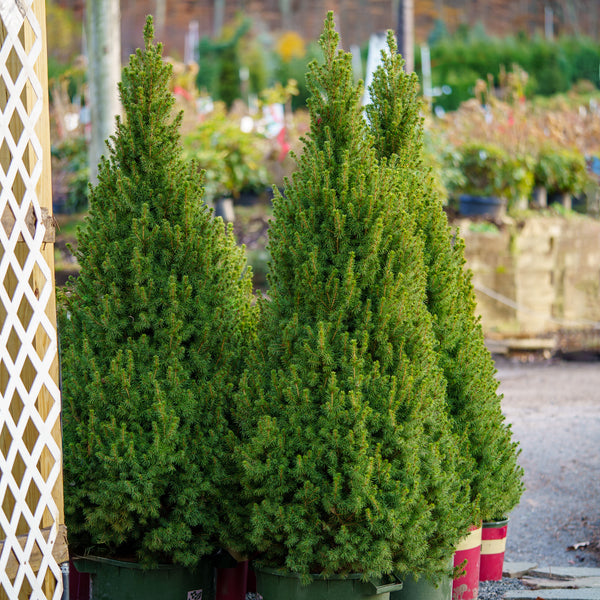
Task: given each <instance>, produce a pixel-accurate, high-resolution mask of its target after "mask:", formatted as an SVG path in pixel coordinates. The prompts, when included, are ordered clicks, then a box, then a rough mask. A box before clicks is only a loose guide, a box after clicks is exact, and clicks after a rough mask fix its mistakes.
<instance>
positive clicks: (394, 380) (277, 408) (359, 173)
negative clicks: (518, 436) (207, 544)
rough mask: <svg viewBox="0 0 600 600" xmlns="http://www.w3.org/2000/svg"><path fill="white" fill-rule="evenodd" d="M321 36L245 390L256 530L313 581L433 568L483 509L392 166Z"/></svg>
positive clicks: (340, 60)
mask: <svg viewBox="0 0 600 600" xmlns="http://www.w3.org/2000/svg"><path fill="white" fill-rule="evenodd" d="M321 46H322V49H323V52H324V58H325V60H324V64H323V65H317V64H316V63H312V64H311V66H310V69H309V73H308V75H307V81H308V85H309V89H310V91H311V94H312V95H311V98H310V100H309V110H310V116H311V129H310V133H309V134H308V136H307V138H306V139H304V151H303V154H302V156H301V157H300V158H299V159H298V160H297V170H296V172H295V173H294V174H293V177H292V181H289V180H288V181H286V186H285V193H284V195H283V196H281V195H277V196H276V198H275V200H274V215H275V219H274V222H273V223H272V224H271V228H270V232H269V248H270V251H271V256H272V261H271V269H270V292H269V294H270V299H269V300H265V301H263V302H262V303H261V319H260V326H259V332H258V337H259V343H258V345H257V350H256V357H255V368H254V369H253V370H252V371H249V372H248V373H247V376H246V378H245V382H244V384H243V385H242V392H241V393H240V395H239V398H238V400H239V403H238V410H239V419H240V423H241V424H242V432H243V434H244V439H243V444H242V447H241V453H242V455H243V457H244V473H243V483H244V485H245V487H246V490H247V493H248V494H249V495H250V497H251V498H252V499H253V500H254V502H255V504H254V510H253V513H252V531H251V539H252V542H253V543H254V544H255V545H256V546H257V548H258V550H259V551H260V559H261V560H262V561H263V563H264V564H265V565H268V566H279V567H283V568H286V569H288V570H291V571H295V572H299V573H302V574H304V575H307V574H308V573H309V572H312V573H323V574H325V575H329V574H333V573H349V572H358V573H363V574H364V575H365V576H370V575H371V576H377V575H381V574H382V573H389V572H390V571H392V570H394V569H396V570H401V571H407V570H414V571H416V572H417V573H427V574H428V575H429V576H430V577H435V576H436V575H438V574H440V573H441V572H444V571H445V570H446V569H447V563H448V559H449V557H450V556H451V555H452V552H453V549H454V545H455V544H456V542H457V541H458V539H459V538H460V537H461V536H462V535H464V533H465V532H466V529H467V527H468V523H469V521H470V519H471V517H472V515H471V514H469V513H468V504H467V502H466V501H465V497H466V496H468V491H466V492H465V490H464V488H463V487H462V485H461V482H460V479H459V478H458V477H457V476H456V472H457V466H456V462H457V460H458V458H457V452H456V445H455V443H454V439H453V437H452V436H451V435H450V434H449V427H448V423H447V420H446V409H445V406H444V404H443V403H444V397H445V388H444V380H443V377H442V374H441V370H440V369H439V368H438V366H437V364H436V356H435V354H434V352H433V343H434V337H433V331H432V325H431V319H430V315H429V313H428V312H427V309H426V307H425V270H424V265H423V257H422V247H421V246H422V244H421V243H420V241H419V239H418V238H417V237H415V235H414V233H413V231H414V225H413V223H412V220H411V218H409V217H408V215H407V214H406V213H405V212H404V211H403V210H402V209H401V208H400V207H399V204H398V202H396V200H395V194H394V190H393V178H394V176H395V172H394V171H393V170H391V169H389V168H387V165H386V164H385V162H386V161H383V164H381V165H380V164H379V163H378V161H377V160H376V158H375V153H374V151H373V149H372V140H371V139H370V136H369V133H368V131H367V126H366V123H365V121H364V117H363V115H362V107H361V104H360V100H361V97H362V89H361V87H360V86H358V87H356V86H355V85H354V84H353V77H352V68H351V56H350V55H349V54H346V53H344V52H342V51H339V50H338V49H337V46H338V35H337V33H336V32H335V28H334V22H333V15H332V14H331V13H330V14H329V15H328V17H327V19H326V21H325V29H324V32H323V35H322V37H321ZM389 223H393V226H390V225H389ZM432 515H435V516H436V517H437V518H433V516H432ZM438 518H439V519H441V520H443V525H440V523H439V522H438Z"/></svg>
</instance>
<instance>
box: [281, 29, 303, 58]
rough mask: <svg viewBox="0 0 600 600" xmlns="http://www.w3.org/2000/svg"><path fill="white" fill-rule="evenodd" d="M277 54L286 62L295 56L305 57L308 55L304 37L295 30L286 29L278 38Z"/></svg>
mask: <svg viewBox="0 0 600 600" xmlns="http://www.w3.org/2000/svg"><path fill="white" fill-rule="evenodd" d="M276 50H277V54H279V56H280V57H281V60H283V61H284V62H289V61H290V60H292V59H293V58H300V59H301V58H304V57H305V56H306V43H305V42H304V38H303V37H302V36H301V35H300V34H299V33H297V32H295V31H284V32H283V33H282V34H281V35H280V36H279V38H278V39H277V44H276Z"/></svg>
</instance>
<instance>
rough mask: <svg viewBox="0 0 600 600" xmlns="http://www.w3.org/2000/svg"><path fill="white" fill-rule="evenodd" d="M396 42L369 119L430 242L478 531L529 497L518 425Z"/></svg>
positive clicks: (440, 338) (496, 182) (488, 178)
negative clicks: (429, 162)
mask: <svg viewBox="0 0 600 600" xmlns="http://www.w3.org/2000/svg"><path fill="white" fill-rule="evenodd" d="M388 44H389V53H387V54H384V55H383V57H382V58H383V62H382V67H380V68H379V69H378V70H377V72H376V74H375V76H374V81H373V85H372V88H371V98H372V101H373V103H372V104H371V105H370V106H368V107H367V114H368V116H369V122H370V124H371V131H372V133H373V138H372V139H373V140H374V142H375V148H376V151H377V154H378V157H379V158H380V159H381V160H384V159H386V158H388V159H391V158H392V157H397V158H396V160H395V165H396V168H397V169H399V170H401V175H399V176H398V178H397V181H398V182H400V183H401V184H402V185H401V186H400V187H399V189H398V192H397V195H398V196H399V197H401V198H402V199H403V203H404V206H405V207H406V210H408V211H409V212H410V214H412V215H414V218H415V222H416V228H417V231H418V232H419V237H420V238H421V241H422V243H423V247H424V259H425V266H426V273H427V281H426V286H427V289H426V292H427V307H428V310H429V312H430V313H431V315H432V316H433V326H434V333H435V337H436V340H437V345H436V350H437V353H438V355H439V360H440V365H441V366H442V368H443V372H444V376H445V378H446V380H447V402H448V409H449V414H450V419H451V423H452V426H453V428H454V431H455V433H456V435H457V436H458V438H459V440H460V446H461V452H462V454H463V456H464V457H465V458H466V459H467V461H466V462H464V463H462V466H463V471H462V473H461V476H462V477H463V478H465V479H466V480H468V482H469V484H470V500H471V502H472V508H473V513H472V517H473V521H472V525H473V526H476V527H477V528H478V526H479V524H480V522H481V520H483V521H486V522H487V521H495V520H497V519H498V518H499V517H502V518H504V517H506V515H507V514H508V512H509V511H510V510H511V509H512V508H513V507H514V506H515V505H516V504H517V503H518V501H519V499H520V496H521V493H522V491H523V484H522V469H521V468H520V467H519V466H518V464H517V456H518V448H517V444H516V443H515V442H513V441H512V440H511V431H510V427H509V426H507V425H506V423H505V419H504V416H503V415H502V411H501V397H500V396H499V395H498V393H497V388H498V382H497V381H496V379H495V368H494V363H493V360H492V357H491V355H490V353H489V351H488V350H487V348H486V346H485V343H484V337H483V333H482V329H481V326H480V323H479V318H478V317H477V315H476V312H475V310H476V302H475V294H474V290H473V286H472V283H471V276H470V273H469V272H468V271H466V270H465V267H464V265H465V259H464V242H463V240H462V238H460V236H458V235H456V232H454V231H452V229H451V228H450V226H449V224H448V220H447V217H446V214H445V212H444V210H443V206H442V201H441V199H440V197H439V195H438V193H437V186H436V185H435V184H434V182H433V181H432V174H431V171H430V170H429V169H426V168H424V166H423V158H422V145H423V127H422V121H421V117H420V104H419V100H418V85H417V80H416V78H415V77H414V76H412V75H409V74H406V73H405V72H404V70H403V68H402V65H403V61H402V58H401V57H400V56H399V55H398V54H397V51H396V45H395V42H394V40H393V37H392V36H391V35H390V36H389V38H388ZM481 151H483V150H482V148H481V147H479V148H478V147H477V146H473V147H472V150H470V151H469V152H467V153H466V154H464V155H463V156H466V157H469V156H470V157H471V159H469V160H468V161H467V164H472V165H473V166H474V169H473V174H472V175H471V177H472V181H473V182H474V183H476V184H477V187H479V188H484V187H485V185H487V186H488V189H491V187H492V186H495V187H496V188H498V187H500V185H501V184H500V179H499V178H498V174H499V173H500V172H501V170H500V169H499V168H498V169H490V168H489V163H488V162H487V160H486V161H484V162H480V161H481V156H480V155H479V152H481ZM487 152H488V153H489V155H493V156H495V157H496V158H495V159H494V161H493V164H496V165H498V166H501V165H502V164H503V161H504V157H503V155H502V154H501V153H495V151H491V150H487ZM475 175H477V177H476V176H475ZM485 182H487V184H486V183H485ZM474 535H475V536H476V535H478V534H477V533H475V534H474ZM479 535H481V533H479ZM472 539H473V538H472V537H471V540H472ZM471 546H472V548H471ZM466 550H473V551H474V561H472V562H475V563H476V564H475V565H474V567H475V569H474V572H469V571H467V573H466V574H465V575H464V576H463V577H467V579H466V580H464V579H463V580H461V579H460V578H457V579H455V582H454V587H455V589H457V590H458V588H460V586H463V585H466V589H465V588H461V589H462V591H463V594H462V598H464V599H465V600H467V599H471V598H476V597H477V588H478V583H477V581H478V578H479V568H478V562H477V561H478V558H477V556H478V551H477V542H476V541H475V542H473V543H472V542H471V541H469V540H467V542H466ZM467 555H468V552H467ZM460 562H462V560H458V561H457V564H459V563H460ZM467 567H469V565H467ZM465 581H466V583H465ZM408 588H409V586H408V585H407V586H406V589H408ZM403 593H404V590H403V591H402V592H397V593H396V594H397V595H398V596H400V595H402V594H403ZM446 593H448V592H447V590H446Z"/></svg>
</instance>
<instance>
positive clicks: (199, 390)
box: [60, 18, 253, 566]
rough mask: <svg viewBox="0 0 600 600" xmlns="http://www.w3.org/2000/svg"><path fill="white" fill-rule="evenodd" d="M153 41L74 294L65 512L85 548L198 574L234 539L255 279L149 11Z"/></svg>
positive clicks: (109, 167) (78, 547)
mask: <svg viewBox="0 0 600 600" xmlns="http://www.w3.org/2000/svg"><path fill="white" fill-rule="evenodd" d="M144 39H145V48H144V50H143V51H142V50H138V51H137V52H136V54H134V55H132V56H131V59H130V62H129V65H128V66H127V67H125V68H124V70H123V79H122V83H121V85H120V88H119V89H120V95H121V100H122V103H123V108H124V113H125V117H124V119H123V120H120V119H118V121H117V129H116V134H115V135H114V136H113V137H112V138H111V140H110V142H109V151H110V153H109V156H108V158H107V159H106V158H103V160H102V162H101V164H100V168H99V176H98V184H97V185H96V186H95V187H94V188H93V189H92V190H91V193H90V213H89V217H88V218H87V221H86V224H85V226H84V227H82V228H80V229H79V231H78V248H77V258H78V260H79V263H80V265H81V272H80V275H79V278H78V279H77V280H76V281H75V282H71V284H70V285H71V287H70V289H69V291H68V292H67V293H66V294H65V295H64V296H63V298H62V306H61V311H60V329H61V343H62V377H63V398H64V415H63V427H64V473H65V490H66V498H65V505H66V508H65V512H66V518H67V524H68V527H69V537H70V542H71V546H72V547H73V548H74V549H75V551H77V552H90V553H92V554H97V555H105V556H106V555H109V556H113V557H117V558H118V557H137V558H138V559H139V560H140V561H142V562H143V563H147V564H151V563H156V562H174V563H179V564H183V565H187V566H193V565H194V564H195V563H196V562H197V561H198V560H199V559H200V558H201V557H202V556H203V555H205V554H207V553H209V552H211V551H212V550H213V549H214V547H215V544H217V543H218V542H219V539H220V538H221V540H222V541H223V543H228V540H227V536H228V529H227V524H228V520H227V519H226V518H225V513H227V512H228V504H229V502H230V501H231V500H232V497H233V496H235V494H232V493H231V486H232V484H231V482H230V481H229V477H228V473H230V472H231V465H230V464H229V461H230V460H231V456H232V454H231V431H230V429H229V426H228V418H229V409H230V406H229V403H230V398H231V396H232V393H233V389H232V388H233V382H235V381H236V380H237V379H238V378H239V373H240V372H241V369H242V366H243V356H244V353H245V348H246V339H247V337H248V336H249V335H250V334H251V333H252V327H253V318H252V317H253V312H252V311H253V309H252V308H251V299H252V291H251V279H250V276H251V274H250V272H249V271H248V270H247V268H246V263H245V258H244V253H243V250H242V249H240V248H238V247H237V246H236V244H235V240H234V238H233V234H232V232H231V230H230V229H229V230H226V229H225V226H224V225H223V223H222V221H221V220H220V219H218V220H213V218H212V216H211V213H210V211H209V210H208V209H207V208H206V206H205V205H204V204H203V203H202V202H201V199H202V194H203V188H202V185H201V180H199V178H198V171H197V168H196V167H195V166H191V167H190V166H189V165H188V164H186V163H185V162H184V161H183V160H182V157H181V149H180V144H179V131H178V130H179V125H180V121H181V114H179V115H177V116H175V117H173V116H172V106H173V98H172V95H171V94H170V93H169V89H168V83H169V79H170V75H171V67H170V66H169V65H168V64H166V63H164V62H163V60H162V57H161V51H162V46H161V45H160V44H158V45H154V43H153V27H152V21H151V19H150V18H149V19H148V21H147V23H146V27H145V30H144Z"/></svg>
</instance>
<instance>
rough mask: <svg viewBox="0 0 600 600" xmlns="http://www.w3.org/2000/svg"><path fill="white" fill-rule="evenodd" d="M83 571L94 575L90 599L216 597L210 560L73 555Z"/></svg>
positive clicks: (192, 599)
mask: <svg viewBox="0 0 600 600" xmlns="http://www.w3.org/2000/svg"><path fill="white" fill-rule="evenodd" d="M73 562H74V564H75V567H76V568H77V570H78V571H79V572H80V573H89V574H90V578H91V584H90V587H91V594H90V600H139V599H140V598H144V600H215V570H214V566H213V564H212V562H211V561H210V560H206V561H202V562H201V563H200V565H199V566H198V567H197V568H196V569H194V570H190V569H186V568H185V567H180V566H174V565H159V566H158V567H156V568H154V569H146V568H144V567H142V566H141V565H140V564H138V563H133V562H125V561H120V560H113V559H109V558H100V557H94V556H86V557H78V558H74V559H73Z"/></svg>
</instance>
